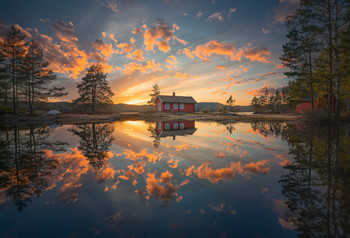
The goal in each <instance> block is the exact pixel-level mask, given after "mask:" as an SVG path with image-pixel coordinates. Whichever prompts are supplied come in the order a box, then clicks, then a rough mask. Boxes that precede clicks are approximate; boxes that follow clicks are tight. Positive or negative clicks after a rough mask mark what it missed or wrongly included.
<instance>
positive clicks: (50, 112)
mask: <svg viewBox="0 0 350 238" xmlns="http://www.w3.org/2000/svg"><path fill="white" fill-rule="evenodd" d="M59 114H61V112H60V111H57V110H50V111H48V113H47V115H49V116H55V115H59Z"/></svg>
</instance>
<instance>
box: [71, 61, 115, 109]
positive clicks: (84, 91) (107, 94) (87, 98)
mask: <svg viewBox="0 0 350 238" xmlns="http://www.w3.org/2000/svg"><path fill="white" fill-rule="evenodd" d="M106 77H107V74H105V73H104V72H103V68H102V66H101V65H100V64H93V65H92V66H91V67H90V68H89V69H88V70H87V72H86V74H85V76H84V77H83V78H82V82H81V83H80V84H78V85H77V87H78V92H79V95H80V96H79V97H78V98H77V99H76V100H75V101H74V102H75V103H89V104H91V110H92V111H93V112H94V111H95V105H96V104H102V103H113V102H112V97H113V95H114V93H113V92H112V90H111V88H110V87H109V86H108V82H107V80H106Z"/></svg>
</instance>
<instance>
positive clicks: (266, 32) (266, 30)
mask: <svg viewBox="0 0 350 238" xmlns="http://www.w3.org/2000/svg"><path fill="white" fill-rule="evenodd" d="M261 31H262V33H264V34H268V33H270V31H269V29H265V28H264V27H263V28H262V30H261Z"/></svg>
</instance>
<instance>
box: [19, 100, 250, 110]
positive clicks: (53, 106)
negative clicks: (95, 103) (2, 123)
mask: <svg viewBox="0 0 350 238" xmlns="http://www.w3.org/2000/svg"><path fill="white" fill-rule="evenodd" d="M23 106H24V107H25V105H23ZM223 106H225V105H223V104H221V103H217V102H200V103H198V104H196V109H195V110H196V112H200V111H201V110H202V109H209V110H210V111H212V112H216V111H217V109H218V107H223ZM35 107H36V108H40V109H41V110H47V111H49V110H59V111H62V112H73V111H74V109H73V104H72V103H70V102H39V103H35ZM108 108H109V109H107V110H111V112H145V111H152V110H155V107H154V106H152V105H130V104H123V103H118V104H114V105H110V106H108ZM235 108H236V110H237V111H239V112H252V111H253V109H252V107H251V106H235Z"/></svg>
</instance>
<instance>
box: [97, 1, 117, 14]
mask: <svg viewBox="0 0 350 238" xmlns="http://www.w3.org/2000/svg"><path fill="white" fill-rule="evenodd" d="M100 4H101V5H102V6H104V7H106V8H108V9H110V10H111V11H112V12H118V11H119V9H118V8H119V3H118V2H117V1H116V0H104V1H102V2H100Z"/></svg>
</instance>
